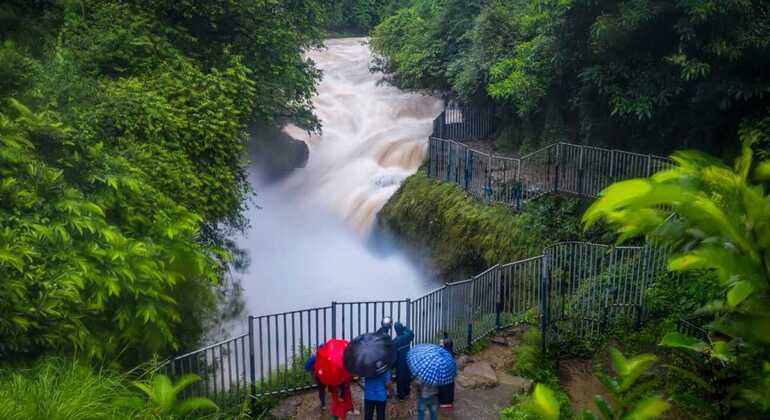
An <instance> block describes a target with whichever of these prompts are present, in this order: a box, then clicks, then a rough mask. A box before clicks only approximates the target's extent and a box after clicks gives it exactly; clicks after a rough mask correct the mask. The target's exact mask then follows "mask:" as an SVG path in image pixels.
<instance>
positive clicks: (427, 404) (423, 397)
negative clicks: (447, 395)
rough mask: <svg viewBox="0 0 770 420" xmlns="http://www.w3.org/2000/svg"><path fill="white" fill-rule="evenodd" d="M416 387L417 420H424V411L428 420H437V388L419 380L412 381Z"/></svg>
mask: <svg viewBox="0 0 770 420" xmlns="http://www.w3.org/2000/svg"><path fill="white" fill-rule="evenodd" d="M414 384H415V386H416V387H417V420H425V410H428V412H429V413H430V420H438V388H436V387H435V386H434V385H431V384H428V383H426V382H425V381H423V380H422V379H420V378H417V380H415V381H414Z"/></svg>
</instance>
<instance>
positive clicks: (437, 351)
mask: <svg viewBox="0 0 770 420" xmlns="http://www.w3.org/2000/svg"><path fill="white" fill-rule="evenodd" d="M406 362H407V364H408V365H409V370H410V371H412V375H414V376H415V377H416V378H417V379H416V381H415V385H416V386H417V419H418V420H424V419H425V411H426V410H427V411H428V412H430V418H431V420H437V419H438V387H439V386H441V385H447V384H450V383H452V382H454V379H455V376H456V375H457V363H455V359H454V357H453V356H452V354H451V353H449V352H448V351H446V350H445V349H443V348H441V347H440V346H437V345H435V344H419V345H417V346H414V347H413V348H412V349H411V350H409V353H407V355H406Z"/></svg>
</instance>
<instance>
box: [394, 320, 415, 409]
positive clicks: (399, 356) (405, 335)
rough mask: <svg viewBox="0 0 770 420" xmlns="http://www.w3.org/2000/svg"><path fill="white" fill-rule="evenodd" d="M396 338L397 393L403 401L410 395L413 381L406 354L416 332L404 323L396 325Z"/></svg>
mask: <svg viewBox="0 0 770 420" xmlns="http://www.w3.org/2000/svg"><path fill="white" fill-rule="evenodd" d="M394 328H395V330H396V338H395V339H393V345H394V347H395V348H396V393H397V395H398V399H399V400H401V401H403V400H405V399H406V398H407V397H409V388H410V385H411V383H412V372H410V371H409V365H407V363H406V354H407V353H409V345H410V344H411V342H412V340H414V332H412V330H410V329H409V328H407V327H405V326H404V325H403V324H402V323H400V322H396V324H395V325H394Z"/></svg>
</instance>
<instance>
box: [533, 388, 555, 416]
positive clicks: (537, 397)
mask: <svg viewBox="0 0 770 420" xmlns="http://www.w3.org/2000/svg"><path fill="white" fill-rule="evenodd" d="M533 397H534V407H535V410H536V411H537V412H538V414H540V416H541V417H542V418H543V419H544V420H558V418H559V411H560V406H559V401H558V400H557V399H556V396H555V395H554V392H553V390H551V388H549V387H547V386H546V385H543V384H537V385H536V386H535V392H534V394H533Z"/></svg>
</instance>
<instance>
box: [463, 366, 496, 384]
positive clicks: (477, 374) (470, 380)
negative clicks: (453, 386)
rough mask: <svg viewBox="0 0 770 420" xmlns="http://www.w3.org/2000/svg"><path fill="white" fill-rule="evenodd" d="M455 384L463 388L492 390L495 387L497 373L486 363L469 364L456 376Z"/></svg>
mask: <svg viewBox="0 0 770 420" xmlns="http://www.w3.org/2000/svg"><path fill="white" fill-rule="evenodd" d="M457 383H458V384H460V385H461V386H463V387H465V388H472V389H473V388H492V387H495V386H497V384H498V383H499V382H498V379H497V373H495V370H494V369H493V368H492V365H490V364H489V363H488V362H485V361H480V362H474V363H471V364H469V365H468V366H466V367H465V369H463V370H462V372H461V373H460V374H459V375H457Z"/></svg>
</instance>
